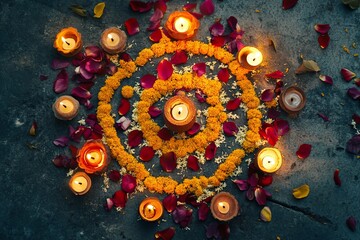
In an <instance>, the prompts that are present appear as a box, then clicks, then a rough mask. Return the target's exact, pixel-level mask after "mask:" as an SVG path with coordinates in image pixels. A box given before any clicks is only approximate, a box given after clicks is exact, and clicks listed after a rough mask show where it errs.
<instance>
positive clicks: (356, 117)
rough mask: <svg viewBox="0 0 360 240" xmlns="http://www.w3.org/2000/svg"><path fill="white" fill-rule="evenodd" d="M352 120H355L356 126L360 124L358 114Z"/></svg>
mask: <svg viewBox="0 0 360 240" xmlns="http://www.w3.org/2000/svg"><path fill="white" fill-rule="evenodd" d="M352 119H353V120H354V122H355V124H360V116H359V115H357V114H356V113H354V114H353V115H352Z"/></svg>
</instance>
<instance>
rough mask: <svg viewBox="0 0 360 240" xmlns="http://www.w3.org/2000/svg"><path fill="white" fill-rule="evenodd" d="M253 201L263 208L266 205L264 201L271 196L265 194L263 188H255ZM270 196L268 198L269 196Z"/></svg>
mask: <svg viewBox="0 0 360 240" xmlns="http://www.w3.org/2000/svg"><path fill="white" fill-rule="evenodd" d="M254 195H255V200H256V202H257V203H258V204H259V205H260V206H263V205H265V204H266V199H267V198H268V197H270V196H271V194H270V193H269V192H267V191H266V190H265V189H263V188H259V187H257V188H256V189H255V192H254ZM269 195H270V196H269Z"/></svg>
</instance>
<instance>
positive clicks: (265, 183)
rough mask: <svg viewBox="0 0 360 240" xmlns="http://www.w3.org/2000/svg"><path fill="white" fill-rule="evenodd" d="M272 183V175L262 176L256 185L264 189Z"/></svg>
mask: <svg viewBox="0 0 360 240" xmlns="http://www.w3.org/2000/svg"><path fill="white" fill-rule="evenodd" d="M272 181H273V177H272V175H262V176H259V180H258V185H260V186H262V187H266V186H269V185H271V183H272Z"/></svg>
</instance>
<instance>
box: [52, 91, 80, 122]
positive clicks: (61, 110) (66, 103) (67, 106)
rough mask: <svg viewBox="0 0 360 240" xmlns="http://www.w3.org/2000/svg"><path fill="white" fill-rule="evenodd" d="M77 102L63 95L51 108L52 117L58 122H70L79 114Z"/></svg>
mask: <svg viewBox="0 0 360 240" xmlns="http://www.w3.org/2000/svg"><path fill="white" fill-rule="evenodd" d="M79 106H80V105H79V101H78V100H76V99H75V98H73V97H71V96H68V95H64V96H61V97H59V98H58V99H56V101H55V103H54V104H53V106H52V109H53V111H54V115H55V117H56V118H58V119H60V120H71V119H73V118H74V117H76V115H77V114H78V112H79Z"/></svg>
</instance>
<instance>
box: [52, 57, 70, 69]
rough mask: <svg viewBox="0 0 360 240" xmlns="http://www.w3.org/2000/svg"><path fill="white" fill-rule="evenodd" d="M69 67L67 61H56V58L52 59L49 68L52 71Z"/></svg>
mask: <svg viewBox="0 0 360 240" xmlns="http://www.w3.org/2000/svg"><path fill="white" fill-rule="evenodd" d="M69 65H70V62H69V61H67V60H62V59H57V58H55V59H53V60H52V62H51V68H52V69H54V70H58V69H63V68H67V67H68V66H69Z"/></svg>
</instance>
